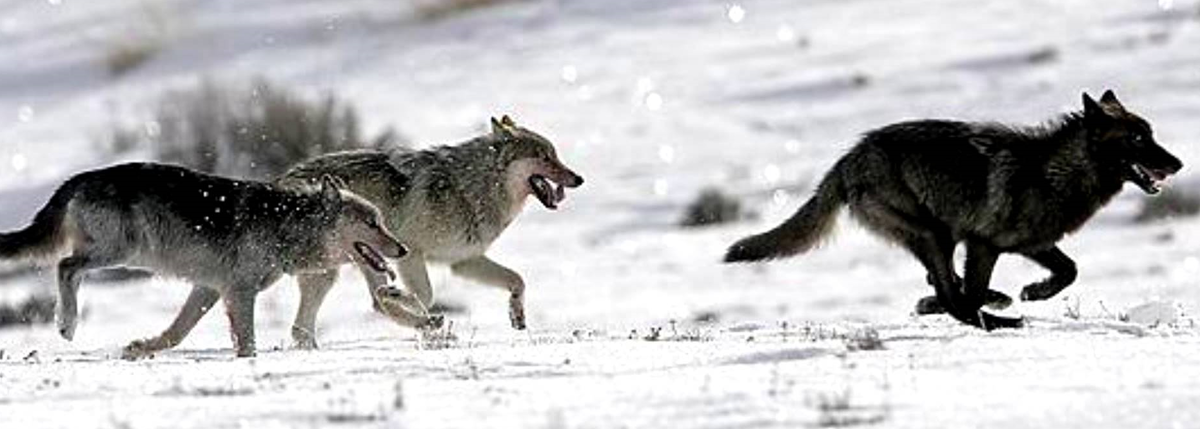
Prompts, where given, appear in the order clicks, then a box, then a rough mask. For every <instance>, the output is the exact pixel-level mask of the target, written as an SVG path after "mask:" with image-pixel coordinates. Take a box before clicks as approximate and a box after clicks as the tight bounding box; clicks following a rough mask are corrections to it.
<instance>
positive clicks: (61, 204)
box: [0, 176, 80, 261]
mask: <svg viewBox="0 0 1200 429" xmlns="http://www.w3.org/2000/svg"><path fill="white" fill-rule="evenodd" d="M79 181H80V180H79V176H76V177H72V178H71V179H69V180H67V182H66V183H63V184H62V186H59V187H58V190H56V191H54V195H52V196H51V197H50V201H49V202H47V203H46V205H45V206H43V207H42V209H41V210H38V212H37V214H36V215H34V216H33V222H32V223H30V224H29V226H27V227H25V229H22V230H18V231H12V232H0V259H10V260H16V261H24V260H38V259H44V258H47V257H49V256H51V255H53V254H54V253H55V252H57V251H58V250H59V248H61V247H63V245H65V244H66V238H67V237H66V234H64V232H63V220H64V219H65V218H66V216H67V204H68V203H70V202H71V198H72V197H74V196H75V188H77V187H78V186H79Z"/></svg>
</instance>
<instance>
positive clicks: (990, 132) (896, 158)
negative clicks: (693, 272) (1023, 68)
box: [725, 91, 1183, 329]
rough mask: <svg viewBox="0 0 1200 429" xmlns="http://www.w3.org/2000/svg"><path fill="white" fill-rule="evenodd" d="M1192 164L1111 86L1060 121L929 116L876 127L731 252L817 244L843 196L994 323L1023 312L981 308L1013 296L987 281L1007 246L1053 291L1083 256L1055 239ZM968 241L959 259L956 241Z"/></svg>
mask: <svg viewBox="0 0 1200 429" xmlns="http://www.w3.org/2000/svg"><path fill="white" fill-rule="evenodd" d="M1182 167H1183V163H1182V162H1180V161H1179V159H1177V158H1176V157H1175V156H1173V155H1171V154H1170V153H1168V152H1167V151H1166V150H1165V149H1163V148H1162V147H1161V146H1159V145H1158V144H1157V143H1156V142H1155V141H1154V137H1153V135H1152V132H1151V130H1150V124H1149V123H1147V122H1146V121H1145V120H1143V119H1142V118H1140V117H1138V116H1137V115H1135V114H1133V113H1130V112H1129V111H1127V110H1125V107H1124V106H1122V105H1121V103H1120V102H1119V101H1117V97H1116V95H1114V94H1113V93H1112V91H1106V92H1105V93H1104V95H1103V96H1102V97H1101V98H1100V101H1099V102H1098V103H1097V102H1096V101H1095V100H1093V99H1092V98H1091V97H1090V96H1088V95H1087V94H1084V95H1083V111H1082V112H1075V113H1071V114H1068V115H1066V116H1065V117H1063V118H1061V119H1060V120H1059V121H1056V122H1054V123H1052V124H1049V125H1046V126H1042V127H1033V128H1015V127H1009V126H1004V125H998V124H991V123H968V122H956V121H937V120H922V121H914V122H903V123H898V124H893V125H889V126H885V127H883V128H880V129H877V130H874V131H871V132H868V133H867V134H866V135H865V136H864V137H863V138H862V140H861V141H860V142H859V143H858V144H857V145H855V146H854V148H852V149H851V150H850V151H849V153H847V154H846V155H845V156H843V157H842V158H841V159H839V160H838V161H837V163H836V164H834V166H833V168H832V169H831V170H830V171H829V173H827V174H826V175H825V177H824V179H822V180H821V182H820V184H819V185H818V187H817V190H816V195H814V196H813V197H812V198H811V199H810V200H808V202H806V203H805V204H804V205H803V206H802V207H800V210H799V211H798V212H796V214H795V215H793V216H792V217H791V218H790V219H788V220H787V221H785V222H784V223H783V224H782V225H779V226H778V227H776V228H775V229H772V230H770V231H767V232H765V233H763V234H759V235H755V236H751V237H747V238H745V239H742V240H741V241H738V242H737V243H735V244H734V245H733V246H731V247H730V248H729V250H728V253H726V255H725V260H726V261H727V262H739V261H757V260H763V259H773V258H781V257H785V256H791V255H795V254H799V253H802V252H805V251H808V250H809V249H811V248H812V247H813V246H814V245H815V244H816V243H817V242H818V240H819V239H820V238H821V237H822V236H824V235H825V234H826V233H828V232H829V231H830V229H831V227H832V226H833V222H834V220H835V217H836V214H837V212H838V210H839V208H840V207H842V206H843V205H846V206H849V207H850V213H851V215H852V216H853V217H855V218H856V219H858V220H859V221H861V222H862V223H863V224H865V225H866V226H867V228H868V229H870V230H872V231H873V232H875V233H876V234H878V235H880V236H882V237H884V238H886V239H889V240H891V241H894V242H897V243H899V244H900V245H902V246H904V247H905V248H907V249H908V250H909V251H910V252H912V254H913V255H914V256H916V258H917V259H918V260H919V261H920V262H921V264H922V265H924V267H925V269H926V271H927V273H928V276H927V280H928V282H929V283H930V285H932V286H934V288H935V291H936V293H937V294H936V301H934V299H931V298H926V299H923V300H922V305H921V306H926V307H928V306H929V305H930V304H931V303H932V302H931V301H934V302H936V303H937V305H938V306H940V307H941V308H943V309H944V310H945V311H947V312H948V313H950V315H952V316H953V317H954V318H955V319H958V320H959V321H961V322H963V323H966V324H969V325H973V326H977V327H982V328H985V329H991V328H1002V327H1019V326H1021V324H1022V320H1021V319H1013V318H1004V317H999V316H995V315H991V314H987V313H984V312H982V311H980V308H981V307H982V306H983V305H984V304H985V303H986V301H1004V300H1005V299H1006V298H1007V297H1006V296H1004V295H1002V294H999V293H998V292H993V291H990V290H989V289H988V283H989V281H990V279H991V275H992V269H993V267H994V265H995V263H996V259H997V257H998V256H999V255H1000V254H1001V253H1018V254H1021V255H1023V256H1025V257H1027V258H1029V259H1031V260H1033V261H1034V262H1037V263H1038V264H1040V265H1041V266H1043V267H1045V268H1046V269H1048V270H1050V272H1051V275H1050V277H1049V278H1047V279H1045V280H1042V281H1039V282H1036V283H1033V284H1030V285H1028V286H1026V287H1025V288H1024V289H1023V290H1022V291H1021V298H1022V299H1024V300H1044V299H1048V298H1050V297H1052V296H1054V295H1055V294H1057V293H1059V292H1060V291H1062V290H1063V289H1064V288H1066V287H1067V286H1068V285H1070V284H1071V283H1072V282H1074V280H1075V276H1076V269H1075V263H1074V262H1073V261H1072V260H1071V259H1070V258H1068V257H1067V255H1066V254H1064V253H1063V252H1062V250H1060V249H1059V248H1058V247H1057V246H1056V245H1055V243H1056V242H1057V241H1059V240H1060V239H1062V238H1063V236H1064V235H1065V234H1067V233H1070V232H1073V231H1075V230H1077V229H1079V228H1080V227H1081V226H1083V224H1084V222H1086V221H1087V220H1088V218H1090V217H1091V216H1092V214H1094V213H1096V211H1097V210H1099V209H1100V208H1101V207H1102V206H1104V205H1105V204H1106V203H1107V202H1108V201H1109V200H1110V199H1111V198H1112V197H1113V196H1114V195H1116V194H1117V192H1118V191H1120V190H1121V186H1122V184H1123V183H1124V182H1127V181H1128V182H1133V183H1134V184H1135V185H1137V186H1138V187H1140V188H1141V189H1142V190H1143V191H1144V192H1146V193H1147V194H1156V193H1158V191H1159V184H1160V182H1161V181H1163V180H1164V179H1166V178H1167V176H1169V175H1171V174H1174V173H1176V172H1178V171H1179V169H1181V168H1182ZM960 242H962V243H964V244H965V247H966V251H967V257H966V264H965V269H964V273H963V276H962V277H961V278H960V277H959V276H958V275H957V274H955V272H954V271H953V263H952V255H953V252H954V248H955V245H956V244H957V243H960Z"/></svg>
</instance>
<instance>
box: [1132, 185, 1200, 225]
mask: <svg viewBox="0 0 1200 429" xmlns="http://www.w3.org/2000/svg"><path fill="white" fill-rule="evenodd" d="M1196 214H1200V195H1197V194H1196V193H1192V192H1188V191H1187V190H1183V189H1177V188H1167V189H1165V190H1163V191H1162V192H1161V193H1160V194H1158V195H1154V196H1148V197H1145V198H1144V199H1142V208H1141V210H1139V211H1138V214H1137V216H1135V217H1134V218H1133V220H1134V221H1135V222H1138V223H1146V222H1153V221H1156V220H1161V219H1171V218H1178V217H1190V216H1195V215H1196Z"/></svg>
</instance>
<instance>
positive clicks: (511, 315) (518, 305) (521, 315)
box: [508, 295, 525, 331]
mask: <svg viewBox="0 0 1200 429" xmlns="http://www.w3.org/2000/svg"><path fill="white" fill-rule="evenodd" d="M508 320H509V322H512V327H513V329H516V330H518V331H523V330H525V301H524V300H523V299H521V296H520V295H514V296H513V297H512V298H510V299H509V301H508Z"/></svg>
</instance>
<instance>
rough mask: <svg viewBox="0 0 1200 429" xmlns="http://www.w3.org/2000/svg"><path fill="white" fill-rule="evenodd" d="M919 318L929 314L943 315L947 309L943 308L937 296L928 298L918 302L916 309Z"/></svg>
mask: <svg viewBox="0 0 1200 429" xmlns="http://www.w3.org/2000/svg"><path fill="white" fill-rule="evenodd" d="M914 311H916V313H917V315H918V316H924V315H927V314H942V313H945V312H946V309H945V308H944V307H942V303H941V302H938V298H937V297H936V296H927V297H924V298H921V299H919V300H917V307H916V308H915V309H914Z"/></svg>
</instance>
